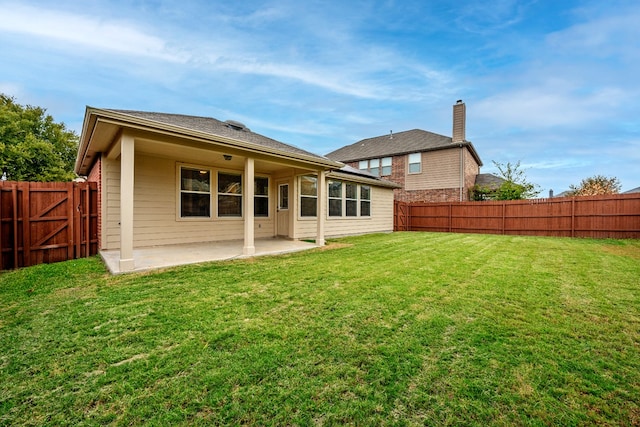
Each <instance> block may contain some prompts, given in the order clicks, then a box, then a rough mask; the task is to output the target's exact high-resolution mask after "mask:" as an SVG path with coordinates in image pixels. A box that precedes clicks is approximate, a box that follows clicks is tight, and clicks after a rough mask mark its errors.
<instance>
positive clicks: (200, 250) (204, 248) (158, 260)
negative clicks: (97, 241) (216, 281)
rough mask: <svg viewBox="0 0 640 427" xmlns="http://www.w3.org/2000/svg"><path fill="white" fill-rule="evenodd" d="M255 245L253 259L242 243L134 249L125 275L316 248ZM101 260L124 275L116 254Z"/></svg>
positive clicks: (276, 242)
mask: <svg viewBox="0 0 640 427" xmlns="http://www.w3.org/2000/svg"><path fill="white" fill-rule="evenodd" d="M254 243H255V253H254V254H252V255H244V254H243V248H244V241H243V240H229V241H219V242H203V243H189V244H180V245H166V246H154V247H146V248H135V249H133V260H134V263H133V265H134V266H135V267H134V269H133V270H127V272H141V271H149V270H156V269H160V268H165V267H175V266H178V265H185V264H197V263H201V262H209V261H224V260H230V259H236V258H249V257H255V256H264V255H278V254H284V253H289V252H298V251H304V250H307V249H313V248H317V247H318V246H316V244H315V243H310V242H305V241H301V240H289V239H279V238H266V239H255V241H254ZM100 256H101V257H102V259H103V261H104V263H105V265H106V266H107V269H108V270H109V271H110V272H111V274H120V273H124V271H121V270H120V251H119V250H102V251H100Z"/></svg>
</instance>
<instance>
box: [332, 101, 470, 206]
mask: <svg viewBox="0 0 640 427" xmlns="http://www.w3.org/2000/svg"><path fill="white" fill-rule="evenodd" d="M465 132H466V106H465V104H464V103H463V102H462V101H458V102H457V103H456V104H455V105H454V106H453V134H452V135H453V136H452V137H448V136H444V135H439V134H436V133H433V132H428V131H425V130H421V129H413V130H409V131H405V132H398V133H390V134H388V135H383V136H377V137H374V138H367V139H363V140H361V141H358V142H356V143H354V144H351V145H348V146H346V147H342V148H340V149H338V150H335V151H333V152H331V153H329V154H327V157H328V158H330V159H332V160H336V161H340V162H342V163H345V164H347V165H350V166H352V167H354V168H357V169H360V170H363V171H368V172H369V173H371V174H373V175H374V176H378V177H382V178H384V179H387V180H389V181H392V182H395V183H397V184H398V185H400V186H401V187H400V188H398V189H396V190H395V199H396V200H399V201H404V202H413V201H428V202H446V201H465V200H468V199H469V190H470V189H471V187H473V186H474V184H476V179H477V177H478V176H479V175H480V167H481V166H482V161H481V160H480V157H479V156H478V153H477V152H476V150H475V148H474V146H473V144H472V143H471V142H469V141H467V140H466V136H465ZM481 178H482V177H481Z"/></svg>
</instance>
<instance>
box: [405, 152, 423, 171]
mask: <svg viewBox="0 0 640 427" xmlns="http://www.w3.org/2000/svg"><path fill="white" fill-rule="evenodd" d="M412 155H417V156H420V161H419V162H413V163H411V156H412ZM412 164H414V165H415V164H417V165H419V170H418V171H417V172H411V165H412ZM419 173H422V153H410V154H407V174H409V175H415V174H419Z"/></svg>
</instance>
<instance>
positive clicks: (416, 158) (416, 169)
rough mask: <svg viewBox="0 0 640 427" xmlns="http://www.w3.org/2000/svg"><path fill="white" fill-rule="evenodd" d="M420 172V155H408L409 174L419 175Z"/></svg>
mask: <svg viewBox="0 0 640 427" xmlns="http://www.w3.org/2000/svg"><path fill="white" fill-rule="evenodd" d="M421 171H422V154H421V153H411V154H409V173H420V172H421Z"/></svg>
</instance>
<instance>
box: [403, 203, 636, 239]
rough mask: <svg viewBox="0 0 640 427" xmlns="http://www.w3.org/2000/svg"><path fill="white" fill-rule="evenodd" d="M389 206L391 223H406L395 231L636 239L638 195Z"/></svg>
mask: <svg viewBox="0 0 640 427" xmlns="http://www.w3.org/2000/svg"><path fill="white" fill-rule="evenodd" d="M395 206H396V210H397V213H396V218H397V217H399V216H400V212H402V213H403V214H404V215H406V217H407V222H406V223H404V224H402V227H401V226H400V221H398V222H397V224H398V226H397V227H396V230H398V231H399V230H407V231H446V230H447V229H448V231H449V232H457V233H491V234H511V235H535V236H565V237H593V238H634V239H638V238H640V193H631V194H619V195H607V196H589V197H571V198H569V197H563V198H555V199H533V200H511V201H485V202H450V203H426V202H413V203H399V202H396V204H395ZM454 222H455V225H454ZM445 224H447V225H448V227H446V228H445V227H443V226H444V225H445Z"/></svg>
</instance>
